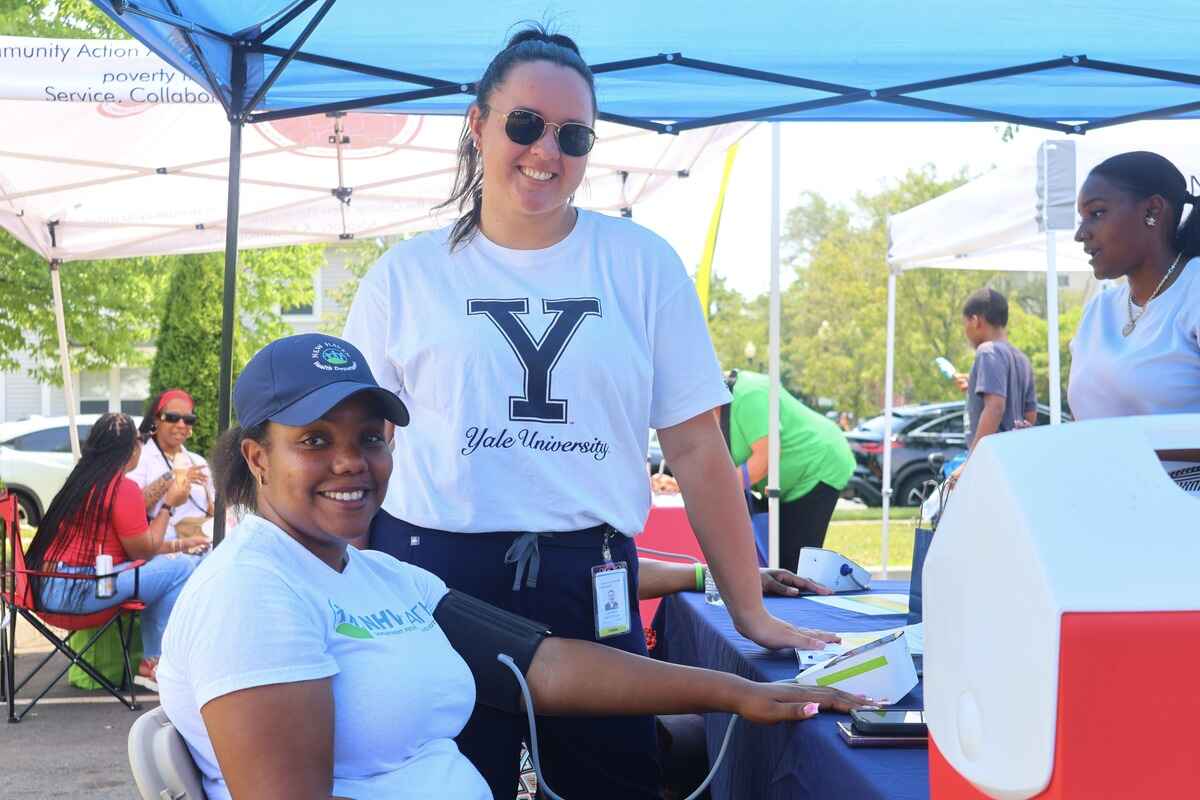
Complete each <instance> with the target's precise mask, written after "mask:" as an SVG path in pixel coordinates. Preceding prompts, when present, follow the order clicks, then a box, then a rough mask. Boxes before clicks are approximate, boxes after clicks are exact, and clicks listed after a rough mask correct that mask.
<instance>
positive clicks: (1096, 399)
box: [1067, 151, 1200, 477]
mask: <svg viewBox="0 0 1200 800" xmlns="http://www.w3.org/2000/svg"><path fill="white" fill-rule="evenodd" d="M1196 203H1197V198H1196V196H1195V195H1193V194H1191V193H1190V192H1189V191H1188V184H1187V181H1186V180H1184V177H1183V174H1182V173H1181V172H1180V171H1179V170H1178V169H1176V167H1175V166H1174V165H1173V164H1172V163H1171V162H1170V161H1168V160H1167V159H1165V158H1163V157H1162V156H1160V155H1158V154H1156V153H1150V152H1146V151H1137V152H1131V153H1122V154H1120V155H1116V156H1113V157H1111V158H1109V159H1107V160H1105V161H1103V162H1101V163H1100V164H1098V165H1097V166H1096V167H1095V168H1094V169H1092V171H1091V173H1090V174H1089V175H1088V178H1087V180H1086V181H1084V184H1083V187H1082V189H1080V191H1079V204H1078V205H1079V216H1080V218H1081V221H1080V224H1079V230H1078V231H1076V233H1075V240H1076V241H1078V242H1080V243H1082V244H1083V249H1084V251H1085V252H1086V253H1087V254H1088V255H1090V256H1091V265H1092V269H1093V271H1094V273H1095V275H1096V277H1097V278H1106V279H1110V280H1111V279H1115V278H1121V277H1124V278H1126V279H1127V280H1126V282H1125V283H1124V284H1122V285H1121V286H1119V287H1117V288H1115V289H1111V290H1109V291H1106V292H1102V293H1100V294H1099V295H1097V296H1096V297H1094V298H1093V299H1092V301H1091V302H1090V303H1088V306H1087V308H1086V309H1085V310H1084V312H1083V317H1082V319H1080V321H1079V329H1078V330H1077V331H1076V333H1075V338H1074V339H1072V341H1071V377H1070V383H1069V385H1068V389H1067V397H1068V400H1069V402H1070V404H1071V413H1072V414H1073V415H1074V417H1075V419H1077V420H1086V419H1097V418H1101V417H1123V416H1133V415H1139V414H1183V413H1200V215H1198V214H1197V213H1196ZM1185 206H1191V211H1190V213H1188V214H1186V215H1185V213H1184V211H1185V208H1184V207H1185ZM1159 455H1160V456H1161V457H1162V458H1163V460H1164V462H1166V466H1167V468H1168V469H1171V470H1173V474H1175V471H1178V470H1181V469H1183V468H1186V466H1187V463H1190V462H1197V461H1200V450H1187V451H1169V452H1162V453H1160V454H1159ZM1176 477H1183V476H1180V475H1176Z"/></svg>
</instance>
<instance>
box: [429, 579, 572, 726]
mask: <svg viewBox="0 0 1200 800" xmlns="http://www.w3.org/2000/svg"><path fill="white" fill-rule="evenodd" d="M433 618H434V620H436V621H437V624H438V625H439V626H440V627H441V629H442V632H443V633H444V634H446V638H447V639H449V640H450V645H451V646H452V647H453V648H454V649H455V650H456V651H458V654H459V655H460V656H462V659H463V660H464V661H466V662H467V666H468V667H470V668H471V674H472V675H473V676H474V677H475V701H476V702H477V703H482V704H483V705H485V706H488V707H489V708H494V709H496V710H497V711H504V712H508V713H511V714H519V713H521V710H522V708H521V687H520V686H518V685H517V678H516V676H515V675H513V674H512V670H510V669H509V668H508V667H506V666H505V665H504V664H501V663H500V662H499V661H497V660H496V656H497V655H499V654H500V653H504V654H506V655H508V656H510V657H511V658H512V660H513V663H514V664H516V665H517V668H518V669H520V670H521V673H522V674H528V672H529V665H530V664H532V663H533V654H534V653H536V652H537V649H538V647H539V646H541V644H542V640H543V639H545V638H546V637H547V636H549V635H550V629H549V628H547V627H546V626H545V625H543V624H542V623H540V622H534V621H533V620H528V619H525V618H524V617H522V616H518V615H517V614H513V613H511V612H509V611H505V610H503V609H500V608H496V607H495V606H494V605H492V604H490V603H485V602H484V601H482V600H479V599H478V598H475V597H472V596H471V595H469V594H463V593H462V592H459V591H457V590H455V589H451V590H450V591H449V592H447V593H446V596H445V597H443V598H442V600H441V602H440V603H438V605H437V608H436V609H434V612H433Z"/></svg>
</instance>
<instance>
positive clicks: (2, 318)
mask: <svg viewBox="0 0 1200 800" xmlns="http://www.w3.org/2000/svg"><path fill="white" fill-rule="evenodd" d="M0 33H4V34H7V35H10V36H45V37H59V38H112V37H121V36H125V35H126V34H125V33H124V32H123V31H121V30H120V28H118V27H117V26H116V25H115V24H114V23H113V22H112V21H111V20H109V18H108V17H107V16H106V15H105V14H104V12H102V11H101V10H100V9H99V8H97V7H96V6H94V5H93V4H92V3H90V2H87V0H0ZM169 272H170V266H169V264H167V263H166V262H165V261H164V260H163V259H156V258H131V259H122V260H119V261H117V260H114V261H85V262H72V263H68V264H64V265H62V269H61V273H60V274H61V276H62V286H63V307H64V310H65V313H66V327H67V339H68V342H69V343H70V346H71V348H72V355H71V358H72V366H73V367H75V368H76V369H80V370H92V369H106V368H108V367H110V366H113V365H117V364H121V365H138V364H141V363H144V362H145V356H143V355H142V354H141V353H140V352H139V351H138V347H139V345H142V344H145V343H146V342H148V341H150V340H151V339H152V338H153V336H154V331H155V330H156V328H157V320H158V317H159V314H160V309H161V302H160V299H159V298H160V296H161V293H162V289H163V287H164V285H165V276H166V275H167V274H168V273H169ZM50 308H51V290H50V272H49V267H48V265H47V264H46V261H45V259H43V258H42V257H41V256H39V255H38V254H37V253H34V252H33V251H32V250H29V249H28V248H27V247H25V246H24V245H23V244H21V243H20V242H19V241H17V240H16V239H15V238H13V237H12V236H10V235H9V234H8V233H7V232H5V231H0V369H2V370H5V371H10V370H15V369H17V368H18V363H17V354H18V353H22V352H23V353H28V354H29V355H30V356H32V358H33V361H34V366H33V367H32V368H30V369H29V372H30V374H31V375H33V376H34V377H36V378H37V379H38V380H42V381H49V382H52V383H55V384H61V383H62V373H61V371H60V370H59V366H58V334H57V331H56V328H55V323H54V315H53V314H52V313H51V312H50Z"/></svg>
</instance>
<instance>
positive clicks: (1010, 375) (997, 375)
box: [951, 289, 1037, 485]
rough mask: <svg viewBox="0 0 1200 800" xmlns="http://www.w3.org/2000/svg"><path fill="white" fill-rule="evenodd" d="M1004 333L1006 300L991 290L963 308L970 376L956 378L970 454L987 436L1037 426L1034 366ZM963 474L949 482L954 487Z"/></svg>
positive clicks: (975, 294) (976, 294)
mask: <svg viewBox="0 0 1200 800" xmlns="http://www.w3.org/2000/svg"><path fill="white" fill-rule="evenodd" d="M1007 328H1008V300H1006V299H1005V297H1004V295H1002V294H1000V293H999V292H997V291H996V290H995V289H979V290H978V291H976V292H973V293H972V294H971V296H970V297H968V298H967V302H966V303H964V304H963V332H964V333H965V334H966V337H967V341H969V342H970V343H971V346H972V347H974V348H975V363H974V364H973V365H972V366H971V374H970V376H965V375H960V376H959V385H960V386H962V387H963V388H964V389H965V390H966V392H967V415H968V416H969V417H970V421H971V444H970V449H971V450H974V449H975V445H977V444H978V443H979V440H980V439H982V438H983V437H985V436H989V435H991V434H993V433H1001V432H1003V431H1010V430H1012V429H1013V428H1025V427H1028V426H1030V425H1033V424H1034V423H1035V422H1036V421H1037V396H1036V395H1035V394H1034V388H1033V365H1032V364H1030V363H1029V358H1028V357H1027V356H1026V355H1025V354H1024V353H1022V352H1021V351H1020V350H1018V349H1017V348H1015V347H1013V346H1012V345H1011V344H1010V343H1009V341H1008V330H1007ZM961 471H962V467H959V468H958V469H957V470H955V472H954V474H953V475H952V476H951V484H952V485H953V483H954V482H956V481H957V480H958V476H959V474H960V473H961Z"/></svg>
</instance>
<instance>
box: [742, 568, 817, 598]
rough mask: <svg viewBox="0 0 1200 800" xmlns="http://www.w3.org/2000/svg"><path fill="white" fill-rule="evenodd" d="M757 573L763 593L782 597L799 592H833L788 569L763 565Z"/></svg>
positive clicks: (792, 595)
mask: <svg viewBox="0 0 1200 800" xmlns="http://www.w3.org/2000/svg"><path fill="white" fill-rule="evenodd" d="M758 575H759V577H760V578H761V579H762V587H763V594H774V595H782V596H783V597H795V596H796V595H798V594H800V593H801V592H808V593H811V594H833V592H832V591H830V590H829V589H826V588H825V587H824V586H822V585H821V584H819V583H817V582H816V581H810V580H809V579H808V578H801V577H800V576H799V575H797V574H796V573H794V572H792V571H790V570H786V569H767V568H765V567H764V568H761V569H759V571H758Z"/></svg>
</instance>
